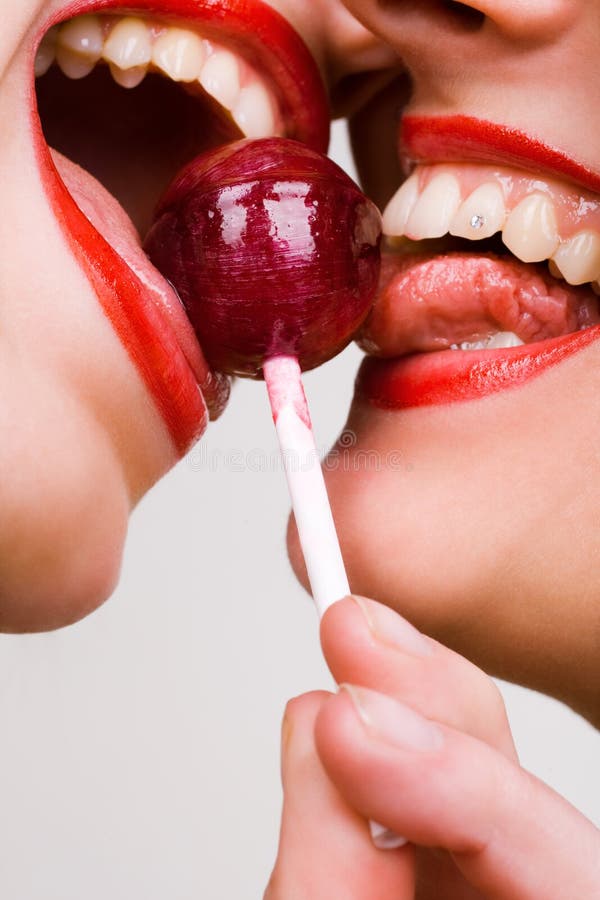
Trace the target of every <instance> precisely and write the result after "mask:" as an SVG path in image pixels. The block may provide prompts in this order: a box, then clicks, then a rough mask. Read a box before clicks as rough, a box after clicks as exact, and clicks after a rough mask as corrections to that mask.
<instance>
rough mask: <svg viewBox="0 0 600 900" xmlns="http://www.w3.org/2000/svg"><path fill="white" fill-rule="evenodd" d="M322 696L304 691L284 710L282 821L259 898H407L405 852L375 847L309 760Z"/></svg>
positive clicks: (409, 860) (410, 870) (409, 879)
mask: <svg viewBox="0 0 600 900" xmlns="http://www.w3.org/2000/svg"><path fill="white" fill-rule="evenodd" d="M328 696H330V695H328V694H325V693H323V692H321V693H313V694H306V695H304V696H302V697H299V698H297V699H296V700H293V701H292V702H291V703H290V704H288V708H287V710H286V716H285V719H284V726H283V733H282V780H283V792H284V803H283V817H282V824H281V834H280V841H279V851H278V855H277V862H276V864H275V868H274V871H273V875H272V877H271V881H270V882H269V887H268V888H267V893H266V894H265V900H291V898H293V900H331V898H333V897H343V898H344V900H413V896H414V854H413V849H412V848H408V847H406V848H402V849H401V850H394V851H383V850H377V849H376V848H375V847H374V846H373V843H372V841H371V838H370V835H369V830H368V826H367V823H366V821H365V820H364V819H362V818H361V817H360V816H359V815H358V814H357V813H356V812H355V811H354V810H353V809H352V808H351V807H349V806H348V805H347V804H346V803H345V802H344V801H343V800H342V798H341V796H340V794H339V792H338V791H337V790H336V788H335V787H334V786H333V784H332V783H331V781H330V780H329V778H328V777H327V775H326V774H325V770H324V769H323V766H322V764H321V762H320V760H319V758H318V756H317V752H316V749H315V743H314V725H315V720H316V717H317V714H318V711H319V709H320V707H321V706H322V704H323V702H324V701H325V700H326V699H327V697H328Z"/></svg>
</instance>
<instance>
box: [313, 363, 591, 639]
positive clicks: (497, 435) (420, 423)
mask: <svg viewBox="0 0 600 900" xmlns="http://www.w3.org/2000/svg"><path fill="white" fill-rule="evenodd" d="M595 354H596V351H595V350H594V352H593V355H595ZM579 356H580V358H579V359H578V360H573V361H572V362H571V363H567V364H563V365H561V366H560V367H557V369H556V370H554V371H551V372H549V373H547V374H546V375H545V376H544V377H543V378H540V379H538V380H537V381H536V382H533V383H531V384H530V385H528V386H527V388H525V389H523V390H520V391H507V392H505V393H504V394H503V395H498V396H496V397H492V398H487V399H486V400H484V401H477V402H473V403H469V404H460V405H459V404H457V405H455V406H448V407H445V408H442V407H437V408H429V409H419V410H406V411H404V412H401V413H386V412H382V411H378V410H374V409H373V408H372V407H368V406H367V405H362V404H361V403H359V402H355V404H354V406H353V409H352V411H351V415H350V419H349V422H348V426H347V427H348V429H349V432H351V433H352V434H353V435H354V437H353V438H352V439H351V443H352V444H353V445H352V446H350V447H346V448H344V447H343V446H342V443H343V440H346V443H348V439H347V436H346V437H344V439H343V440H341V441H340V444H339V445H338V446H337V447H336V448H334V451H333V454H332V456H331V457H330V458H329V460H328V461H327V464H326V465H327V472H326V478H327V486H328V490H329V493H330V497H331V501H332V506H333V509H334V516H335V519H336V523H337V527H338V532H339V534H340V539H341V543H342V549H343V552H344V557H345V560H346V564H347V566H348V570H349V577H350V583H351V586H352V588H353V590H355V591H359V592H363V593H365V594H367V596H373V597H375V598H376V599H379V600H382V601H383V602H386V603H388V604H389V605H392V606H396V607H398V608H401V609H402V611H403V612H404V613H405V614H407V615H409V617H410V618H412V619H413V620H414V621H416V622H417V623H418V624H419V625H420V626H421V627H424V628H425V629H426V630H429V631H430V632H432V633H437V634H440V635H444V636H447V634H448V632H449V630H451V629H452V628H454V627H455V625H456V622H457V621H460V618H461V617H462V616H469V615H470V614H471V613H475V612H476V610H479V611H481V609H482V608H483V609H488V608H489V609H490V610H491V611H492V612H491V615H492V616H494V617H502V616H506V621H505V625H506V627H507V628H509V627H510V628H517V627H519V625H521V624H522V618H523V616H525V615H531V614H532V613H534V614H537V613H539V614H540V616H544V610H545V605H546V604H547V603H550V602H551V603H555V602H557V598H560V597H563V598H566V597H571V596H573V595H575V596H580V597H582V598H585V597H586V596H589V595H590V591H593V590H594V589H595V588H594V585H595V580H596V577H597V575H596V573H597V562H596V560H597V558H598V552H599V551H600V534H599V530H598V528H597V519H598V514H597V510H598V508H599V503H600V477H599V476H600V451H599V450H598V431H599V426H598V424H597V423H598V422H599V421H600V408H599V407H600V401H599V400H598V397H599V396H600V395H599V394H598V388H599V387H600V385H597V384H595V383H594V382H595V381H597V380H598V379H597V378H596V377H595V376H594V374H593V370H592V369H590V365H591V364H592V365H593V363H592V360H591V358H590V355H589V354H588V359H587V360H585V359H584V358H583V355H582V354H580V355H579ZM559 370H560V371H559ZM584 373H585V374H586V376H587V377H586V378H585V379H584V377H583V374H584ZM582 602H584V601H583V600H582ZM511 604H514V606H512V607H511ZM511 622H512V625H511V624H510V623H511Z"/></svg>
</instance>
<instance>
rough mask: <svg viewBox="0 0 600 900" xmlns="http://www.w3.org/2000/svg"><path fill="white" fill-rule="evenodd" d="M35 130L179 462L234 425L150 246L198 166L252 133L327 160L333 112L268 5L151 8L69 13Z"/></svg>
mask: <svg viewBox="0 0 600 900" xmlns="http://www.w3.org/2000/svg"><path fill="white" fill-rule="evenodd" d="M32 69H33V70H34V75H35V93H34V94H32V100H33V99H35V101H36V102H32V104H31V130H32V134H33V141H34V150H35V153H36V157H37V161H38V166H39V170H40V174H41V179H42V183H43V185H44V187H45V189H46V193H47V195H48V198H49V200H50V203H51V205H52V207H53V208H54V210H55V213H56V218H57V221H58V223H59V225H60V227H61V228H62V230H63V233H64V235H65V237H66V239H67V241H68V243H69V245H70V247H71V250H72V252H73V254H74V256H75V257H76V259H77V260H78V262H79V264H80V265H81V267H82V268H83V270H84V272H85V274H86V276H87V278H88V280H89V281H90V282H91V284H92V286H93V288H94V290H95V293H96V295H97V296H98V299H99V301H100V303H101V305H102V307H103V309H104V312H105V314H106V315H107V316H108V318H109V320H110V321H111V323H112V325H113V327H114V328H115V330H116V331H117V334H118V336H119V338H120V339H121V342H122V343H123V344H124V346H125V347H126V349H127V351H128V352H129V355H130V358H131V359H132V361H133V362H134V364H135V365H136V367H137V369H138V371H139V372H140V374H141V376H142V378H143V379H144V381H145V383H146V386H147V387H148V389H149V390H150V392H151V395H152V396H153V398H154V400H155V402H156V405H157V406H158V408H159V410H160V412H161V414H162V416H163V419H164V420H165V422H166V423H167V425H168V427H169V430H170V433H171V436H172V439H173V443H174V445H175V447H176V449H177V451H178V453H179V454H182V453H184V452H185V450H186V449H187V448H188V447H189V446H190V445H191V444H192V443H193V442H194V441H195V440H196V439H197V437H198V436H199V435H200V434H201V433H202V431H203V430H204V428H205V425H206V421H207V418H208V416H210V417H211V418H215V417H216V416H218V415H219V414H220V412H221V411H222V409H223V408H224V405H225V403H226V400H227V396H228V393H229V384H228V381H227V379H225V378H224V377H223V376H221V375H219V374H218V373H216V372H214V371H213V370H211V368H210V367H209V366H208V364H207V362H206V360H205V358H204V355H203V353H202V350H201V348H200V346H199V345H198V342H197V339H196V337H195V335H194V332H193V330H192V328H191V326H190V324H189V322H188V320H187V317H186V315H185V313H184V310H183V307H182V306H181V303H180V301H179V298H178V297H177V295H176V294H175V292H174V290H173V288H172V286H171V285H170V284H169V283H168V282H167V281H166V280H165V279H164V278H163V276H162V275H161V274H160V273H159V272H158V270H157V269H155V268H154V266H152V265H151V263H150V262H149V260H148V259H147V257H146V256H145V254H144V252H143V250H142V238H143V237H144V235H145V232H146V230H147V228H148V226H149V224H150V222H151V218H152V212H153V209H154V206H155V204H156V202H157V200H158V199H159V197H160V195H161V194H162V193H163V192H164V190H165V189H166V187H167V186H168V185H169V184H170V182H171V180H172V179H173V178H174V176H175V175H176V174H177V172H178V171H179V170H180V169H181V167H182V166H183V165H184V164H186V163H188V162H189V161H190V160H191V159H192V158H194V157H195V156H197V155H198V154H199V153H202V152H204V151H206V150H207V149H210V148H213V147H216V146H220V145H222V144H225V143H228V142H230V141H232V140H237V139H239V138H241V137H249V138H259V137H269V136H286V137H293V138H296V139H298V140H300V141H303V142H304V143H306V144H308V145H309V146H311V147H312V148H314V149H315V150H319V151H324V150H325V149H326V148H327V144H328V139H329V108H328V100H327V96H326V94H325V88H324V86H323V83H322V80H321V76H320V74H319V71H318V69H317V66H316V63H315V62H314V60H313V57H312V56H311V54H310V52H309V51H308V49H307V48H306V45H305V44H304V43H303V41H302V40H301V38H300V37H299V35H298V34H297V33H296V31H295V30H294V29H293V28H292V26H291V25H289V24H288V22H287V21H286V20H285V19H283V18H282V16H281V15H279V14H278V13H277V12H275V10H273V9H271V7H269V6H267V5H266V4H264V3H262V2H261V0H205V2H203V0H169V2H168V3H165V5H164V9H161V4H160V3H157V2H152V0H138V3H136V4H135V6H128V7H127V9H126V10H122V9H120V8H119V7H118V4H117V3H116V2H114V0H92V2H89V3H87V4H82V3H81V2H79V3H77V4H76V5H72V6H71V7H69V8H65V9H63V10H62V12H61V13H57V14H56V15H55V19H54V20H53V21H50V22H47V23H46V25H45V26H44V27H43V29H42V30H41V32H40V35H39V38H38V41H37V45H36V47H35V51H34V57H33V58H32Z"/></svg>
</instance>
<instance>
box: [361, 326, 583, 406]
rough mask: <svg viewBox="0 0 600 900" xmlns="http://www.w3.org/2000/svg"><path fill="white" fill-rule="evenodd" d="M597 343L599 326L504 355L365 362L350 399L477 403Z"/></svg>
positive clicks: (453, 353)
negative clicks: (354, 391) (355, 397)
mask: <svg viewBox="0 0 600 900" xmlns="http://www.w3.org/2000/svg"><path fill="white" fill-rule="evenodd" d="M599 338H600V325H597V326H595V327H593V328H588V329H586V330H584V331H577V332H575V333H574V334H569V335H567V336H566V337H560V338H552V339H550V340H547V341H540V342H539V343H536V344H524V345H523V346H521V347H511V348H508V349H505V350H444V351H441V352H439V353H415V354H412V355H410V356H405V357H402V358H400V359H386V360H382V359H376V358H374V357H368V358H367V359H365V360H364V361H363V363H362V365H361V367H360V370H359V373H358V376H357V380H356V393H357V396H359V397H364V398H365V399H367V400H368V401H369V402H370V403H371V404H372V405H373V406H377V407H379V408H380V409H390V410H393V409H396V410H399V409H407V408H410V407H417V406H437V405H441V404H449V403H461V402H463V401H466V400H477V399H479V398H481V397H486V396H488V395H490V394H494V393H497V392H498V391H503V390H507V389H510V388H515V387H520V386H522V385H523V384H525V383H526V382H527V381H530V380H531V379H532V378H535V377H537V376H538V375H541V374H542V373H543V372H545V371H546V370H547V369H550V368H552V367H554V366H556V365H558V364H559V363H560V362H562V361H563V360H565V359H567V358H568V357H569V356H573V354H575V353H578V352H579V351H580V350H583V349H584V348H585V347H588V346H589V345H590V344H592V343H594V341H597V340H598V339H599Z"/></svg>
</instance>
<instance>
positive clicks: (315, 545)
mask: <svg viewBox="0 0 600 900" xmlns="http://www.w3.org/2000/svg"><path fill="white" fill-rule="evenodd" d="M380 226H381V222H380V215H379V212H378V210H377V208H376V207H375V206H374V205H373V204H372V203H371V201H370V200H368V199H367V198H366V197H365V196H364V195H363V194H362V193H361V192H360V190H359V189H358V187H357V186H356V185H355V184H354V182H353V181H352V180H351V179H350V178H348V176H347V175H346V174H345V172H343V171H342V169H340V168H339V167H338V166H337V165H335V163H333V162H332V161H331V160H329V159H327V158H326V157H323V156H321V155H320V154H318V153H315V152H314V151H312V150H309V149H308V148H307V147H305V146H304V145H302V144H299V143H297V142H295V141H289V140H283V139H279V138H267V139H265V140H261V141H240V142H239V143H235V144H230V145H228V146H226V147H223V148H221V149H218V150H215V151H212V152H210V153H207V154H205V155H203V156H200V157H198V158H197V159H196V160H194V161H193V162H192V163H190V164H189V165H188V166H187V167H186V168H185V169H184V170H183V171H182V172H181V173H180V174H179V176H178V177H177V178H176V179H175V181H174V182H173V184H172V185H171V187H170V188H169V190H168V191H167V193H166V195H165V196H164V197H163V199H162V201H161V202H160V204H159V207H158V209H157V213H156V218H155V222H154V225H153V226H152V229H151V231H150V233H149V235H148V237H147V239H146V244H145V249H146V252H147V253H148V255H149V256H150V258H151V260H152V261H153V262H154V264H155V265H156V266H157V267H158V268H159V269H160V270H161V271H162V273H163V274H164V275H165V276H166V277H167V278H168V279H169V280H170V281H171V283H172V284H173V285H174V286H175V288H176V289H177V291H178V292H179V295H180V297H181V299H182V301H183V304H184V306H185V308H186V310H187V314H188V316H189V319H190V321H191V323H192V325H193V326H194V329H195V331H196V333H197V335H198V338H199V341H200V344H201V345H202V349H203V351H204V353H205V354H206V356H207V358H208V360H209V361H210V362H211V364H212V365H213V366H214V367H215V368H216V369H220V370H221V371H223V372H228V373H230V374H234V375H242V376H246V377H250V378H261V377H264V379H265V381H266V383H267V389H268V392H269V399H270V402H271V408H272V410H273V418H274V420H275V427H276V429H277V435H278V438H279V442H280V445H281V450H282V456H283V462H284V466H285V470H286V475H287V479H288V485H289V489H290V494H291V498H292V506H293V509H294V515H295V519H296V525H297V528H298V534H299V537H300V543H301V546H302V551H303V553H304V559H305V561H306V568H307V572H308V577H309V580H310V585H311V590H312V593H313V597H314V599H315V603H316V606H317V609H318V611H319V613H320V614H321V615H322V614H323V613H324V612H325V610H326V609H327V608H328V607H329V606H330V605H331V604H332V603H334V602H335V601H336V600H339V599H340V598H341V597H343V596H345V595H346V594H348V593H349V592H350V588H349V585H348V579H347V576H346V571H345V568H344V563H343V559H342V555H341V551H340V546H339V542H338V538H337V534H336V531H335V525H334V522H333V516H332V514H331V507H330V505H329V500H328V497H327V491H326V488H325V482H324V480H323V475H322V472H321V467H320V465H319V460H318V455H317V450H316V445H315V440H314V436H313V432H312V426H311V422H310V415H309V411H308V406H307V403H306V397H305V395H304V389H303V386H302V379H301V374H300V373H301V370H306V369H310V368H313V367H314V366H318V365H320V364H321V363H323V362H325V361H326V360H328V359H330V358H331V357H333V356H335V355H336V353H339V351H340V350H342V349H343V348H344V347H345V346H346V344H347V343H348V342H349V341H350V340H351V338H352V336H353V334H354V333H355V332H356V330H357V328H358V327H359V326H360V324H361V323H362V322H363V320H364V319H365V318H366V316H367V313H368V312H369V309H370V307H371V303H372V300H373V296H374V293H375V290H376V287H377V282H378V278H379V265H380V256H379V242H380V236H381V227H380ZM371 829H372V834H373V838H374V841H375V843H376V844H377V845H378V846H380V847H398V846H401V845H402V844H403V843H405V841H404V840H403V838H400V837H398V836H396V835H395V834H393V833H391V832H389V831H388V830H387V829H385V828H383V827H382V826H380V825H377V824H375V823H371Z"/></svg>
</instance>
